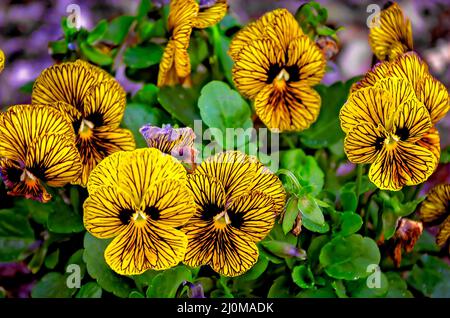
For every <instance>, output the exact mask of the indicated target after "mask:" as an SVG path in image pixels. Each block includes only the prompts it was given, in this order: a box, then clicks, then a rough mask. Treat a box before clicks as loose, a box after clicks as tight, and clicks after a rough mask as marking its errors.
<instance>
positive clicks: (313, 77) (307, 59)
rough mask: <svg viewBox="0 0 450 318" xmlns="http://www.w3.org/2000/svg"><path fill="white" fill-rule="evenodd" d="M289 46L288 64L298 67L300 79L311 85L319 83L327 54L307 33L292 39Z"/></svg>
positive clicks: (323, 71) (323, 72)
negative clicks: (325, 54)
mask: <svg viewBox="0 0 450 318" xmlns="http://www.w3.org/2000/svg"><path fill="white" fill-rule="evenodd" d="M296 23H297V22H296ZM288 47H289V49H288V61H287V65H288V66H291V65H296V66H297V67H298V81H301V82H302V83H305V84H307V85H310V86H313V85H316V84H318V83H319V82H320V81H321V80H322V78H323V75H324V74H325V67H326V60H325V56H324V54H323V52H322V51H321V50H320V49H319V47H318V46H317V45H316V44H315V43H314V42H313V41H311V40H310V38H309V37H307V36H306V35H303V36H300V37H297V38H296V39H292V40H290V42H289V46H288ZM292 81H296V80H295V79H292Z"/></svg>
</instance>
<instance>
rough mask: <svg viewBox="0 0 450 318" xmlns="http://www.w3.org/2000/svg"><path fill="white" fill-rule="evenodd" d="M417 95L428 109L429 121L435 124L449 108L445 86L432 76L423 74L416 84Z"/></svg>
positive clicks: (449, 100) (449, 101) (449, 102)
mask: <svg viewBox="0 0 450 318" xmlns="http://www.w3.org/2000/svg"><path fill="white" fill-rule="evenodd" d="M417 97H418V98H419V100H420V101H422V102H423V103H424V104H425V106H426V107H427V109H428V112H429V113H430V116H431V121H432V122H433V124H436V123H437V122H438V121H439V120H441V119H442V118H444V116H445V115H446V114H447V112H448V110H449V109H450V99H449V95H448V91H447V88H446V87H445V85H444V84H442V83H441V82H439V81H438V80H436V79H435V78H434V77H433V76H431V75H429V74H425V75H424V76H423V78H422V79H421V80H420V81H419V83H418V86H417Z"/></svg>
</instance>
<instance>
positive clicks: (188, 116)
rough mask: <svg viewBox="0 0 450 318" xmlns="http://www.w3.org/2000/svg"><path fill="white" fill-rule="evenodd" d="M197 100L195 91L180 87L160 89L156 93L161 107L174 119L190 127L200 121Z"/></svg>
mask: <svg viewBox="0 0 450 318" xmlns="http://www.w3.org/2000/svg"><path fill="white" fill-rule="evenodd" d="M197 99H198V95H197V93H196V91H195V90H193V89H186V88H183V87H181V86H173V87H171V86H166V87H162V88H161V89H160V90H159V93H158V101H159V103H160V104H161V106H162V107H163V108H164V109H165V110H166V111H167V112H168V113H169V114H170V115H172V116H173V117H174V118H176V119H177V120H179V121H180V122H182V123H183V124H184V125H186V126H190V127H193V126H194V120H197V119H200V114H199V110H198V108H197Z"/></svg>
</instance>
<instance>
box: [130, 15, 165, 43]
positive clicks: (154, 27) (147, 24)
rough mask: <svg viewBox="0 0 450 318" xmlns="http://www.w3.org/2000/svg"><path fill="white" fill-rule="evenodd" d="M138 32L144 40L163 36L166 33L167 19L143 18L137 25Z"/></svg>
mask: <svg viewBox="0 0 450 318" xmlns="http://www.w3.org/2000/svg"><path fill="white" fill-rule="evenodd" d="M137 34H138V35H139V39H140V40H141V41H142V42H144V41H147V40H150V39H152V38H163V37H165V35H166V27H165V21H164V20H163V19H159V20H157V21H149V20H141V21H139V24H138V26H137Z"/></svg>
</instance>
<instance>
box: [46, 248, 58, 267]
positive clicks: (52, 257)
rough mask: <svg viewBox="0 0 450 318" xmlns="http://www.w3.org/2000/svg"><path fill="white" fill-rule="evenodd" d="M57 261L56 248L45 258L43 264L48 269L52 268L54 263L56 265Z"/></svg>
mask: <svg viewBox="0 0 450 318" xmlns="http://www.w3.org/2000/svg"><path fill="white" fill-rule="evenodd" d="M58 261H59V249H57V250H56V251H54V252H53V253H51V254H50V255H48V256H47V257H46V258H45V262H44V265H45V267H47V268H48V269H54V268H55V267H56V265H58Z"/></svg>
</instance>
